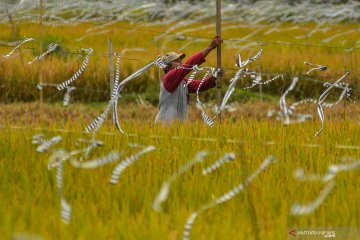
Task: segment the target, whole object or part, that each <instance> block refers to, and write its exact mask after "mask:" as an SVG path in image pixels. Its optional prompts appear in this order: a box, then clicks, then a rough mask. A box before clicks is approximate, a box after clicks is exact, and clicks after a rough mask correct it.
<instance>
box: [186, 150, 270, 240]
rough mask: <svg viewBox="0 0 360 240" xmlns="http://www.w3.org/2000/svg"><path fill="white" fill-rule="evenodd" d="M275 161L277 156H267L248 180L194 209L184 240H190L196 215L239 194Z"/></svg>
mask: <svg viewBox="0 0 360 240" xmlns="http://www.w3.org/2000/svg"><path fill="white" fill-rule="evenodd" d="M274 162H275V157H273V156H269V157H267V158H266V159H265V160H264V161H263V162H262V163H261V165H260V167H259V168H258V169H256V170H255V171H254V172H253V173H252V174H251V175H250V176H249V177H248V178H247V179H246V180H245V182H244V183H240V184H238V185H237V186H235V187H234V188H233V189H231V190H230V191H228V192H226V193H225V194H223V195H221V196H220V197H218V198H216V199H215V200H213V201H212V202H211V203H209V204H206V205H203V206H201V207H200V208H199V209H198V210H196V211H194V212H193V213H192V214H191V215H190V217H189V218H188V220H187V221H186V224H185V229H184V232H183V237H182V239H183V240H189V238H190V234H191V229H192V226H193V224H194V222H195V219H196V217H197V216H198V215H199V214H200V213H201V212H204V211H206V210H208V209H210V208H213V207H215V206H217V205H219V204H221V203H224V202H227V201H229V200H230V199H232V198H233V197H235V196H236V195H237V194H239V193H240V192H241V191H243V190H244V189H245V188H246V187H247V186H249V184H250V183H251V182H252V181H253V180H254V179H255V177H257V176H258V175H259V174H260V173H261V172H263V171H264V170H265V169H267V168H268V167H269V165H270V164H272V163H274Z"/></svg>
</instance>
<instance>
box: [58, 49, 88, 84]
mask: <svg viewBox="0 0 360 240" xmlns="http://www.w3.org/2000/svg"><path fill="white" fill-rule="evenodd" d="M82 50H83V51H85V52H86V53H87V55H86V57H85V59H84V61H83V63H82V65H81V67H80V68H79V69H78V70H77V71H76V72H75V74H74V75H73V76H71V78H69V79H68V80H66V81H64V82H62V83H60V84H59V85H58V86H57V89H58V90H63V89H65V88H66V86H67V85H69V84H70V83H72V82H74V81H75V80H76V79H77V78H78V77H80V75H81V74H82V73H83V72H84V70H85V68H86V67H87V65H88V63H89V59H90V56H91V54H92V53H93V49H92V48H84V49H82Z"/></svg>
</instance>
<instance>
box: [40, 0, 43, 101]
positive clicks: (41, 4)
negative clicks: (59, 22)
mask: <svg viewBox="0 0 360 240" xmlns="http://www.w3.org/2000/svg"><path fill="white" fill-rule="evenodd" d="M42 19H43V0H40V19H39V20H40V36H39V41H40V54H39V56H41V54H42V51H43V49H42V45H43V42H42V35H43V26H42ZM41 62H42V61H41V60H40V61H39V83H40V86H41V84H42V82H43V75H42V68H41ZM42 103H43V90H42V88H41V89H40V105H41V104H42Z"/></svg>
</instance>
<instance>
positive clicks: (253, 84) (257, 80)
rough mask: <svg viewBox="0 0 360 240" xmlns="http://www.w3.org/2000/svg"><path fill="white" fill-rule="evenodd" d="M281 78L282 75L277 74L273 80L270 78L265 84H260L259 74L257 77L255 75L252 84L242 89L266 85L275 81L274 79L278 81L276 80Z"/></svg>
mask: <svg viewBox="0 0 360 240" xmlns="http://www.w3.org/2000/svg"><path fill="white" fill-rule="evenodd" d="M282 76H283V75H282V74H279V75H277V76H275V77H273V78H271V79H269V80H266V81H265V82H261V80H262V77H261V74H260V73H259V75H257V76H256V77H255V78H254V79H253V82H252V84H251V86H249V87H244V89H250V88H253V87H255V86H256V85H267V84H269V83H271V82H273V81H275V80H276V79H278V78H280V77H282Z"/></svg>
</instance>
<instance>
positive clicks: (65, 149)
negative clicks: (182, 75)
mask: <svg viewBox="0 0 360 240" xmlns="http://www.w3.org/2000/svg"><path fill="white" fill-rule="evenodd" d="M135 2H136V1H135ZM135 2H134V1H131V0H129V1H127V3H124V2H122V1H120V2H117V1H107V2H106V3H105V2H101V1H100V2H91V3H90V2H89V1H80V2H79V3H68V2H66V1H63V2H62V4H60V5H57V3H56V2H53V1H47V2H46V3H45V15H44V23H43V27H42V32H43V35H42V43H43V52H44V51H46V49H47V47H48V46H49V44H51V43H53V44H57V47H56V50H55V51H53V52H51V53H49V54H47V55H46V56H45V57H44V58H43V59H42V60H41V61H36V59H35V60H34V62H33V63H31V64H30V62H31V61H32V60H33V59H34V58H36V57H37V56H39V55H40V32H39V31H40V28H39V22H38V14H39V9H38V6H37V5H36V6H33V5H31V4H30V5H29V2H27V1H13V2H10V3H9V4H8V3H7V2H5V3H1V4H2V5H1V4H0V5H1V6H3V7H4V9H6V11H5V10H0V28H1V31H0V53H1V55H0V56H3V57H2V58H0V177H1V181H0V236H1V237H0V239H16V240H20V239H21V240H35V239H38V240H39V239H84V240H85V239H86V240H87V239H125V240H128V239H134V240H140V239H141V240H142V239H156V240H157V239H161V240H162V239H171V240H173V239H174V240H175V239H184V240H185V239H200V240H205V239H206V240H207V239H213V240H218V239H224V240H233V239H234V240H235V239H236V240H238V239H255V240H258V239H276V240H277V239H323V238H326V239H327V238H331V239H360V207H359V205H358V202H359V199H360V192H359V191H358V189H359V187H360V182H359V181H358V179H359V177H360V144H359V143H360V131H359V127H360V107H359V104H358V101H359V100H360V99H359V96H360V79H359V67H360V65H359V64H360V63H359V61H358V57H359V56H360V55H359V47H360V43H359V36H360V34H359V25H358V21H359V19H360V17H359V16H358V15H357V12H358V11H357V9H358V8H359V7H360V5H359V4H357V2H354V1H349V2H347V4H345V5H341V4H334V5H326V4H325V3H323V4H324V5H321V4H313V3H311V2H309V3H307V4H305V3H297V4H295V3H293V5H291V4H290V5H289V6H290V7H289V6H286V4H285V3H284V4H278V5H276V4H275V3H274V6H273V8H271V7H268V4H267V3H266V1H254V3H252V4H249V3H246V4H240V3H239V1H237V2H236V1H230V2H231V3H229V4H227V5H226V6H224V9H223V24H222V29H223V30H222V37H223V38H224V43H223V45H222V65H223V68H224V74H225V75H224V77H223V79H222V81H223V84H222V90H221V92H222V96H224V95H225V94H226V93H227V92H228V90H229V85H230V83H229V80H230V79H231V78H233V77H234V75H235V73H236V72H237V71H239V67H237V66H235V57H237V56H238V54H241V57H242V60H243V61H244V60H245V59H247V58H249V57H251V56H254V55H256V53H258V52H259V50H260V49H262V50H263V54H262V56H261V58H260V59H257V60H256V61H253V62H250V63H249V64H248V65H246V68H248V69H249V71H254V73H253V75H255V74H256V75H257V76H262V81H266V80H269V79H271V78H273V77H275V76H278V75H279V74H281V75H282V77H281V78H279V79H277V80H274V81H272V82H271V83H269V84H264V85H259V84H255V85H254V86H255V87H252V88H249V89H246V87H249V86H251V85H252V84H254V76H251V75H250V74H249V75H246V76H243V77H241V78H240V79H239V81H238V82H237V84H236V87H235V89H234V92H233V94H232V95H231V97H230V98H229V102H228V103H227V104H225V106H226V107H225V108H224V109H223V111H222V113H221V118H217V119H216V121H215V124H214V126H213V127H209V126H208V125H206V124H205V123H204V120H203V118H202V111H201V108H200V107H199V103H196V95H192V96H191V97H190V100H189V114H188V119H187V120H186V121H185V122H183V123H180V122H174V123H172V124H170V125H161V124H154V119H155V116H156V114H157V111H158V106H157V105H158V95H159V81H160V80H159V78H160V77H161V76H162V72H161V69H160V70H159V69H158V68H157V67H155V66H154V67H152V68H150V69H148V70H147V71H146V72H144V73H143V74H142V75H141V76H139V77H137V78H135V79H133V80H131V81H130V82H129V83H128V84H127V85H126V87H125V88H124V89H123V91H122V92H121V94H122V95H121V97H119V98H118V106H117V107H116V111H117V113H118V119H119V122H120V125H121V128H122V129H123V130H124V134H122V133H120V132H119V130H118V129H117V128H116V127H115V125H114V117H112V116H110V115H113V113H109V114H108V116H107V117H106V118H104V122H103V124H100V125H101V127H100V128H99V130H98V131H95V133H94V134H92V133H87V132H86V131H85V129H86V127H87V126H89V124H90V123H91V122H92V121H93V120H94V119H96V118H97V117H98V116H99V115H100V114H101V113H103V112H104V110H105V109H106V108H107V106H108V104H109V100H110V98H111V96H110V89H111V84H110V82H109V72H110V69H109V46H108V44H109V39H111V40H112V44H113V50H114V52H116V53H121V57H122V58H121V62H120V75H119V76H120V81H121V80H122V79H124V78H126V77H127V76H129V75H130V74H132V73H133V72H135V71H136V70H138V69H139V68H141V67H143V66H144V65H146V64H148V63H149V62H150V61H153V60H154V59H156V58H157V56H159V55H161V54H163V53H165V52H169V51H175V52H185V53H186V54H187V56H191V54H192V53H195V52H197V51H199V50H201V49H203V48H204V47H206V46H207V45H208V44H209V42H210V40H211V39H212V37H214V35H215V23H214V12H213V11H205V10H204V9H205V6H207V7H214V6H213V5H212V4H213V3H212V2H211V3H210V1H207V0H205V1H167V2H166V1H165V2H166V3H165V2H164V3H161V4H160V3H159V1H153V2H149V1H146V0H144V1H140V2H141V4H140V3H139V5H136V4H135ZM289 2H291V1H289ZM72 4H73V5H72ZM82 4H83V5H82ZM163 4H164V6H165V7H164V6H163ZM189 4H190V5H189ZM231 4H232V5H231ZM247 4H249V5H247ZM243 5H244V6H243ZM94 6H95V7H94ZM342 6H343V7H342ZM164 8H165V9H166V8H167V9H166V11H164ZM184 9H186V10H184ZM234 9H235V10H234ZM322 9H327V12H326V11H325V13H322V14H323V15H321V16H318V15H316V14H315V13H318V12H322V11H323V10H322ZM295 10H296V11H297V12H298V14H296V13H295V12H296V11H295ZM246 11H249V13H247V12H246ZM317 11H318V12H317ZM105 13H106V14H105ZM343 13H346V14H344V15H346V17H341V16H342V15H343ZM26 38H34V40H31V41H29V42H26V43H24V44H23V45H21V47H19V48H18V49H17V50H15V51H13V52H12V53H11V54H10V51H11V50H12V49H14V48H15V47H16V46H17V45H18V44H19V43H20V42H21V41H23V40H24V39H26ZM82 48H92V49H93V53H92V54H91V56H89V62H88V64H87V66H86V67H85V68H84V71H83V72H82V73H81V74H79V76H78V78H77V79H75V80H74V81H73V83H72V84H71V86H73V87H75V88H74V89H73V91H72V92H71V95H69V96H70V98H69V102H68V104H64V102H65V101H64V91H59V90H57V89H56V87H57V86H58V85H57V84H59V83H62V82H64V81H65V80H67V79H70V78H71V77H72V76H73V75H74V73H75V72H76V71H77V70H78V69H80V67H81V65H82V64H84V59H85V58H86V56H87V55H86V52H82V51H80V50H81V49H82ZM6 54H9V57H7V56H6ZM10 55H11V56H10ZM116 60H117V59H116V56H114V59H113V63H114V65H115V63H116ZM305 61H307V62H310V63H314V64H318V65H319V66H326V71H312V72H311V74H307V72H308V71H309V70H310V69H311V68H312V67H311V66H309V65H305V64H304V62H305ZM203 65H204V66H205V67H214V66H215V65H216V51H214V52H213V53H211V54H210V55H209V56H208V57H207V61H206V62H205V63H204V64H203ZM346 71H350V74H349V75H348V76H346V79H345V80H344V81H343V82H346V84H344V85H337V86H333V85H329V84H330V83H334V82H335V81H337V80H338V79H339V78H340V77H341V76H343V75H344V72H346ZM200 74H201V75H199V78H200V77H202V75H203V72H201V73H200ZM294 77H298V78H299V81H298V83H297V85H296V87H295V88H294V89H293V90H288V89H289V86H290V85H291V83H292V81H294V80H293V79H294ZM40 78H41V82H42V83H45V85H43V88H42V95H43V99H42V101H40V91H39V83H40ZM326 82H327V83H328V85H327V87H328V88H329V87H330V88H334V89H333V90H332V91H331V92H330V93H329V95H328V96H326V97H325V98H326V104H328V105H326V104H325V105H324V107H323V108H324V109H323V110H324V128H323V130H322V132H321V134H319V135H318V136H315V134H316V133H317V132H318V131H319V129H320V128H321V126H322V122H321V119H320V117H319V115H318V111H319V110H318V109H317V104H314V103H313V102H312V103H310V104H299V105H296V104H298V103H299V101H302V100H306V99H309V98H311V99H316V100H317V101H319V97H320V95H321V94H322V93H323V92H324V91H325V90H326V89H327V88H326V86H324V83H326ZM347 84H348V85H347ZM347 89H350V90H348V91H347ZM65 95H66V94H65ZM199 96H200V98H201V100H202V103H203V105H202V106H203V109H205V111H206V113H207V114H208V115H209V116H213V115H214V114H216V111H217V110H216V109H215V110H214V106H215V103H216V90H210V91H207V92H205V93H201V94H200V95H199ZM281 97H282V99H283V100H284V99H285V97H286V102H284V101H282V100H280V98H281ZM320 99H321V98H320ZM279 100H280V104H279ZM283 104H285V106H287V107H288V109H290V110H291V111H294V112H293V113H290V114H289V113H287V112H286V110H284V109H283ZM294 104H295V105H294ZM64 105H66V106H64ZM291 106H295V107H296V109H295V107H293V108H292V107H291ZM111 111H112V110H111ZM286 114H288V116H290V124H288V125H287V124H284V123H285V122H286ZM54 137H56V138H57V139H61V140H59V141H57V142H56V141H55V140H54V139H55V138H54ZM50 139H52V141H54V142H52V143H49V142H48V141H49V140H50ZM96 144H98V145H96ZM150 146H152V147H153V148H151V150H149V151H148V152H146V153H142V152H141V151H144V149H147V148H146V147H150ZM41 149H42V150H41ZM84 149H85V150H84ZM86 149H87V150H86ZM148 149H150V148H148ZM201 151H204V152H202V154H205V153H206V156H203V157H199V156H200V155H199V154H200V153H201ZM117 154H118V155H117ZM134 154H135V155H134ZM226 154H230V155H231V154H233V155H234V156H235V157H234V159H233V160H229V159H228V160H226V161H223V164H222V163H221V164H220V163H219V162H218V160H220V159H222V158H224V156H229V155H226ZM130 156H132V157H130ZM196 156H197V157H198V158H199V159H197V160H196ZM129 157H130V158H129ZM200 158H201V160H200ZM80 159H82V160H83V161H80ZM194 159H195V160H194ZM224 159H225V158H224ZM269 159H271V161H270V160H269ZM95 160H97V162H95ZM216 162H217V163H216ZM99 163H101V164H103V165H101V166H96V165H97V164H99ZM214 163H216V164H217V166H218V168H217V167H214V168H213V172H210V173H209V174H204V170H205V169H206V168H208V167H209V166H215V165H216V164H215V165H214ZM192 164H193V166H192ZM215 168H216V169H215ZM116 172H117V173H116ZM115 175H117V176H115ZM169 184H170V185H169ZM166 186H170V188H167V190H168V191H166ZM164 189H165V190H164ZM156 199H158V202H157V201H156ZM159 199H160V200H159ZM159 202H160V203H161V205H160V206H161V208H158V207H156V206H157V205H156V203H158V204H159ZM194 214H195V215H194ZM304 231H313V232H310V233H307V234H306V233H304ZM314 231H315V232H314ZM327 234H328V236H327ZM326 236H327V237H326Z"/></svg>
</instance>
